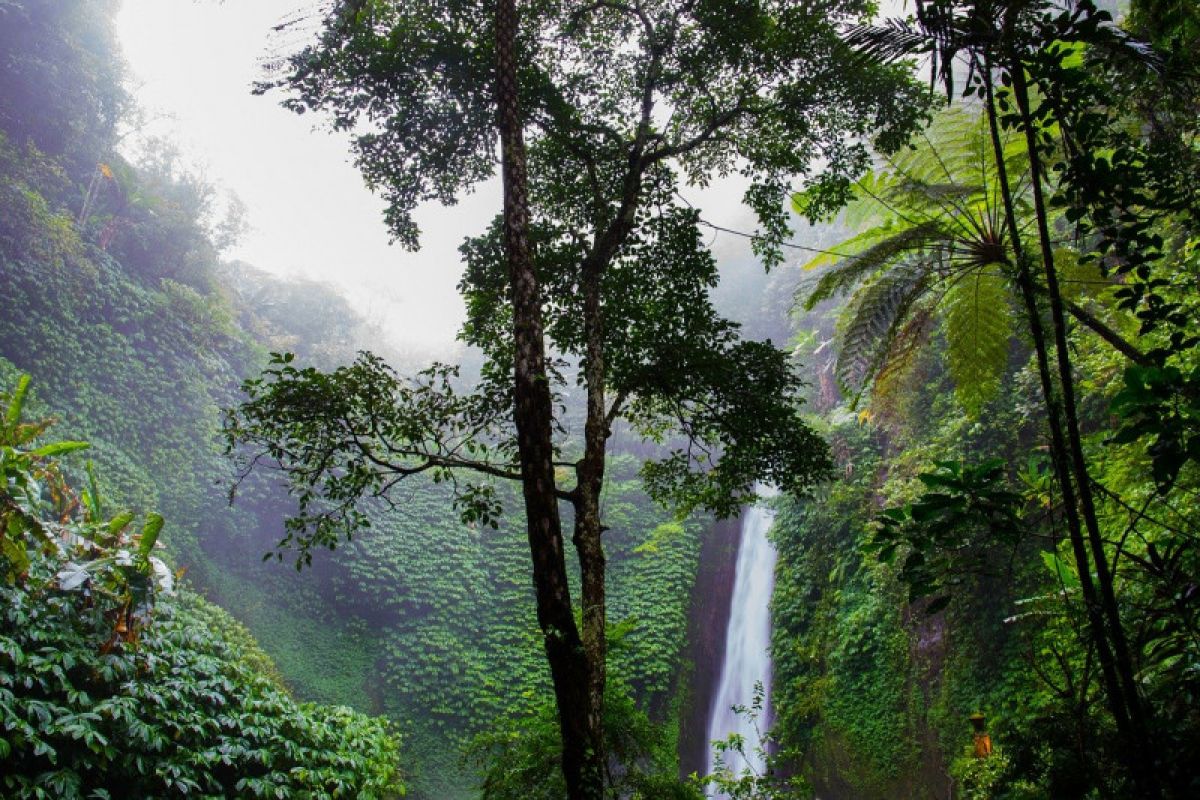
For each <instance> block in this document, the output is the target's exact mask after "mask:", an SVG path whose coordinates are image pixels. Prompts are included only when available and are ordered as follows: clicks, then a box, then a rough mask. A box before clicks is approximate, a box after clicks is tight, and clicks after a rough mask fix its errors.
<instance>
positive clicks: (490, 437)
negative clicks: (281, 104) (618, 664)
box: [227, 0, 923, 797]
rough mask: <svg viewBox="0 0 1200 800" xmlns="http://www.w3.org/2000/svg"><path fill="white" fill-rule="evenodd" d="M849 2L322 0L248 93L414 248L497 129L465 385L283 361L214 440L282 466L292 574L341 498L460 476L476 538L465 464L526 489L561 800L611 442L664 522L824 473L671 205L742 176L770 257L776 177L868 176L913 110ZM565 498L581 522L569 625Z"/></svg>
mask: <svg viewBox="0 0 1200 800" xmlns="http://www.w3.org/2000/svg"><path fill="white" fill-rule="evenodd" d="M867 6H868V4H866V3H861V2H859V1H858V0H843V1H842V2H836V3H834V4H832V5H830V4H822V5H821V7H820V8H819V9H817V8H815V7H814V8H810V7H808V6H806V5H803V4H796V3H792V2H784V1H783V0H774V1H772V0H739V2H737V3H733V4H730V3H728V2H716V0H687V1H686V2H679V1H678V0H675V1H668V0H636V1H635V2H592V3H587V2H536V3H529V4H527V5H523V6H522V7H521V13H519V14H518V13H517V12H518V9H517V8H516V7H515V5H514V4H512V0H501V2H500V3H499V4H498V5H495V6H493V5H492V4H491V3H480V2H477V1H472V0H429V1H427V2H420V3H389V2H365V0H357V1H354V2H351V1H347V2H337V3H335V4H334V5H333V8H332V9H331V11H330V12H329V14H328V16H327V17H326V20H325V25H324V28H323V30H322V33H321V38H320V40H319V42H317V43H316V44H314V45H312V46H311V47H308V48H306V49H305V50H303V51H302V52H300V53H298V54H296V55H294V56H292V57H291V58H290V59H288V60H287V62H286V64H285V66H284V71H283V73H282V75H281V77H279V78H277V79H276V80H274V81H273V82H269V83H268V84H265V85H264V86H263V87H262V88H263V89H264V90H265V89H267V88H270V87H272V86H276V87H283V88H285V89H287V90H288V91H289V92H290V93H291V96H290V98H289V99H288V100H287V101H286V104H287V105H289V106H291V107H293V108H295V109H296V110H307V109H312V110H322V111H326V112H330V113H331V114H332V116H333V120H334V125H335V127H337V128H341V129H344V130H351V131H353V132H354V138H353V143H354V149H355V153H356V156H357V161H358V165H359V166H360V168H361V169H362V171H363V173H364V175H365V176H366V178H367V180H368V182H369V183H370V184H371V185H372V186H373V187H375V188H376V189H378V190H379V191H381V192H382V193H383V194H384V196H385V197H386V198H387V200H388V209H387V214H386V218H387V221H388V223H389V225H390V227H391V230H392V233H393V235H394V236H395V237H396V239H397V240H399V241H400V242H401V243H402V244H404V245H406V246H410V247H415V246H416V244H417V241H418V230H417V227H416V225H415V223H414V222H413V219H412V211H413V209H414V208H415V207H416V205H417V204H418V203H419V202H421V201H425V200H439V201H442V202H445V203H451V202H453V201H454V198H455V196H456V194H457V193H458V192H460V191H463V190H465V189H468V188H470V187H472V186H474V185H476V184H478V183H479V182H480V181H482V180H484V179H486V178H487V177H489V176H490V175H492V173H493V170H494V166H495V146H496V138H497V133H499V139H500V152H501V162H502V166H503V176H504V195H505V209H504V211H505V213H504V215H503V216H502V218H501V219H499V220H497V222H496V223H495V224H493V225H492V226H491V228H490V229H489V230H488V231H487V232H486V233H484V234H483V235H481V236H479V237H475V238H473V239H471V240H469V241H468V242H467V243H466V244H464V246H463V253H464V256H465V259H466V263H467V273H466V276H465V278H464V280H463V283H462V286H461V288H462V291H463V293H464V295H465V296H466V298H467V303H468V320H467V323H466V326H465V328H464V331H463V334H462V338H463V339H464V340H465V341H467V342H468V343H470V344H472V345H475V346H478V347H480V348H481V349H482V350H483V352H484V354H485V356H486V365H485V367H484V370H483V378H482V380H481V382H480V384H479V386H478V387H477V388H476V389H475V390H474V391H473V392H471V393H467V394H463V393H462V392H460V391H458V390H456V388H455V385H454V376H455V374H456V373H455V371H454V370H453V369H452V368H449V367H446V366H444V365H435V366H434V367H432V368H431V369H430V370H427V371H426V372H424V373H422V375H421V376H419V377H418V379H417V381H416V382H415V383H413V382H407V381H404V380H401V379H400V378H399V377H398V376H396V375H395V374H394V373H392V372H391V371H390V370H388V369H387V368H386V367H385V366H384V365H383V364H382V363H380V362H379V361H378V360H377V359H374V358H371V357H364V358H362V359H360V361H359V362H358V363H356V364H355V365H353V366H352V367H348V368H346V369H343V370H338V371H336V372H334V373H331V374H321V373H317V372H315V371H313V370H301V369H297V368H295V367H294V366H293V365H292V364H291V363H290V362H289V361H288V360H286V359H284V358H280V359H279V360H278V362H277V363H276V364H275V365H274V367H273V369H272V370H270V371H268V373H267V374H266V376H264V378H261V379H256V380H252V381H249V382H248V383H247V390H248V392H249V394H250V399H249V401H248V402H247V403H245V404H244V405H243V406H242V407H241V408H240V409H238V410H236V411H234V412H233V413H231V414H230V415H229V417H228V425H227V430H228V435H229V440H230V443H231V446H237V445H239V444H247V445H251V446H252V449H251V451H250V457H251V460H252V461H253V460H254V459H255V458H256V457H258V456H259V455H263V456H265V457H266V458H267V460H268V461H270V462H272V463H273V464H274V465H275V466H277V467H279V468H281V469H283V470H284V471H285V472H287V474H288V476H289V478H290V480H291V481H292V485H293V488H294V490H295V491H296V492H297V494H298V496H299V500H300V513H299V515H298V516H297V517H296V518H295V519H293V520H291V521H290V522H289V537H288V539H287V540H285V542H284V544H296V545H298V546H299V548H300V550H301V558H303V559H308V558H309V557H310V552H311V549H312V547H313V546H315V545H318V544H322V545H333V544H335V543H336V541H337V539H338V536H339V535H341V533H343V532H345V531H347V530H348V529H352V528H353V527H354V526H356V525H360V524H363V523H364V522H365V521H366V520H365V517H364V516H363V514H362V513H361V512H360V511H359V510H358V509H357V507H356V504H357V503H358V501H359V500H360V499H361V498H363V497H364V496H369V495H381V494H386V492H387V491H388V489H389V488H391V486H393V485H394V484H395V482H396V481H398V480H402V479H404V478H407V477H408V476H411V475H414V474H418V473H422V472H432V473H434V474H435V475H436V476H437V477H438V478H439V479H440V478H445V479H447V480H451V481H454V482H455V485H456V486H457V487H458V500H459V505H460V508H461V510H462V513H463V515H464V516H465V517H466V518H467V519H470V520H481V521H485V522H487V521H493V520H494V516H495V514H497V513H498V512H499V509H498V508H497V502H496V494H495V491H494V488H493V486H492V485H490V484H488V483H486V482H481V481H477V480H474V481H473V480H471V479H470V478H469V475H470V473H472V472H474V473H476V474H481V475H484V476H490V477H492V478H497V477H498V478H509V479H514V480H520V481H521V483H522V486H523V489H524V496H525V506H526V515H527V524H528V532H529V538H530V547H531V555H532V558H533V566H534V583H535V585H536V587H537V590H538V611H539V623H540V625H541V627H542V631H543V634H544V636H545V643H546V648H547V655H548V660H549V662H550V667H551V673H552V676H553V680H554V685H555V691H556V697H557V700H558V703H559V717H560V728H561V732H562V735H563V768H564V773H565V776H566V779H567V784H568V787H569V791H570V794H571V796H572V797H597V796H599V794H600V793H601V792H602V789H603V775H604V763H605V754H604V752H603V747H602V742H603V740H602V738H601V736H600V731H599V725H600V720H601V718H602V710H603V700H604V688H605V675H606V669H605V661H606V653H605V627H606V619H605V577H604V576H605V558H604V548H603V532H604V524H603V520H602V518H601V513H600V496H601V490H602V487H603V485H604V471H605V451H606V447H607V441H608V439H609V437H610V436H611V433H612V430H613V427H614V425H616V424H617V423H618V421H619V420H625V422H626V423H627V424H629V425H630V426H631V427H632V428H633V429H634V430H635V431H637V432H639V433H640V434H641V435H643V436H645V437H646V438H649V439H651V440H654V441H656V442H658V443H659V444H660V445H662V447H663V450H664V451H665V455H664V456H663V457H662V458H660V459H658V460H656V461H652V462H649V463H647V464H646V466H645V468H644V470H643V475H644V478H645V480H646V483H647V486H648V488H649V490H650V492H651V494H652V495H653V496H654V497H655V498H657V499H659V500H661V501H663V502H666V503H669V504H671V505H673V506H674V507H675V508H677V509H678V510H679V511H680V512H681V513H686V512H689V511H691V510H693V509H696V508H704V509H707V510H710V511H712V512H714V513H716V514H718V515H728V514H732V513H735V512H736V510H737V509H738V508H739V507H740V506H741V505H742V504H743V503H745V502H746V501H748V500H749V499H750V498H751V497H752V496H753V486H754V483H755V482H756V481H758V480H766V481H770V482H773V483H776V484H777V485H779V486H780V487H781V488H784V489H786V490H791V491H801V490H803V489H804V488H805V487H806V486H808V485H809V484H810V483H811V482H812V481H813V480H815V479H816V478H818V477H819V476H821V475H822V474H823V473H824V472H825V470H826V469H827V466H828V460H827V455H826V451H825V447H824V445H823V443H822V442H821V441H820V440H819V439H818V438H817V437H816V436H815V435H814V434H813V433H812V432H811V431H810V430H809V429H808V428H807V427H806V426H805V425H804V423H803V422H802V421H801V420H800V418H799V416H798V399H797V390H798V388H799V387H798V380H797V378H796V375H795V374H794V373H793V371H792V369H791V367H790V365H789V364H788V362H787V360H786V358H785V357H784V355H783V354H782V353H781V352H780V351H778V350H776V349H775V348H774V347H773V346H772V345H771V344H770V343H763V342H753V341H743V340H742V339H741V338H740V337H739V334H738V328H737V326H736V325H735V324H733V323H731V322H729V321H727V320H725V319H722V318H721V317H720V316H719V315H717V314H716V312H715V311H714V309H713V307H712V305H711V303H710V301H709V297H708V292H709V290H710V289H711V288H712V287H713V286H714V285H715V284H716V281H717V272H716V265H715V262H714V260H713V258H712V256H711V254H710V253H709V252H708V251H707V249H706V247H705V246H704V244H703V239H702V237H701V235H700V229H699V216H698V212H697V211H696V210H694V209H692V208H691V207H690V206H688V205H687V204H686V203H685V202H683V201H682V200H681V198H680V197H679V195H678V190H679V187H680V185H681V184H682V183H684V182H691V183H699V184H703V183H706V182H707V181H709V180H710V179H711V178H712V177H713V176H717V175H720V176H726V175H729V174H731V173H733V172H737V173H740V174H741V175H742V176H744V179H745V181H746V182H747V183H748V184H749V188H748V189H747V191H746V195H745V199H746V202H747V203H748V204H749V205H750V206H751V207H752V208H753V209H754V210H755V211H756V212H757V214H758V217H759V220H760V223H761V227H760V230H759V235H758V237H757V238H756V241H755V246H756V249H757V251H758V252H759V253H760V255H761V256H762V257H763V259H764V261H765V263H766V264H767V265H768V266H770V265H773V264H775V263H777V262H778V261H779V260H780V258H781V253H780V243H781V242H782V241H783V240H784V238H785V237H786V236H787V235H788V234H789V232H790V231H789V225H788V218H787V212H786V209H785V199H786V195H787V192H788V190H789V187H790V182H791V181H792V180H794V179H796V178H797V177H798V176H800V175H802V174H804V173H805V172H806V171H807V170H808V169H809V167H810V165H811V164H812V163H814V162H815V161H816V160H818V159H821V160H823V161H824V162H825V163H826V165H827V167H826V172H825V180H824V182H823V184H822V185H823V186H824V187H825V191H826V193H827V195H828V196H829V197H837V196H838V195H839V194H841V193H844V191H845V187H846V184H847V183H848V179H849V176H851V175H854V174H855V173H856V172H857V171H859V169H861V167H862V166H863V165H864V164H865V163H866V157H867V151H866V147H865V143H864V139H865V137H866V136H867V135H869V134H871V133H872V132H876V133H879V134H880V138H879V139H878V142H879V145H880V146H881V147H883V148H885V149H889V148H893V147H895V146H897V145H898V144H899V143H900V142H901V141H902V140H903V138H904V133H905V131H907V129H909V128H910V127H911V126H912V125H913V124H914V123H915V121H916V119H917V118H918V116H919V115H920V113H921V109H922V107H923V104H922V102H921V98H922V96H923V94H922V93H921V92H920V91H919V90H918V89H916V88H914V87H912V85H911V84H910V82H909V80H908V78H907V76H906V73H905V70H903V69H899V68H883V67H879V66H876V65H872V64H867V63H864V62H862V61H861V60H856V59H852V58H850V57H849V56H850V52H849V51H848V50H847V48H846V47H845V46H844V45H843V43H842V41H841V39H840V37H839V35H838V25H839V24H842V23H845V22H847V21H850V20H855V19H859V18H860V17H861V16H862V15H863V14H865V13H866V10H867ZM493 12H494V13H493ZM510 37H511V38H510ZM525 140H528V144H527V145H526V141H525ZM526 172H527V177H526V175H525V174H524V173H526ZM526 202H527V203H528V208H527V210H526V206H525V204H526ZM539 316H540V319H539ZM546 337H549V345H550V349H551V350H552V351H553V352H554V353H556V354H557V355H558V357H559V358H560V359H562V360H561V361H559V360H555V361H549V360H548V359H547V357H546V344H545V341H544V340H545V338H546ZM572 373H574V374H575V377H576V381H577V383H579V384H580V385H582V387H583V389H584V392H585V395H586V399H585V402H584V406H585V408H584V416H585V422H584V425H583V435H582V440H581V441H579V442H577V443H572V442H570V441H569V439H568V438H567V437H566V434H567V432H568V431H567V429H566V425H567V420H566V419H565V417H564V414H565V413H566V412H565V410H563V409H560V410H558V411H556V410H555V400H556V399H557V400H559V401H562V400H563V396H562V393H563V392H564V391H565V387H566V383H567V381H568V380H569V376H570V374H572ZM510 422H511V424H514V425H515V436H514V431H513V430H512V429H511V428H510V427H509V426H510ZM555 426H557V430H558V431H559V435H558V436H554V435H553V433H554V431H555V429H556V428H555ZM556 468H562V469H563V470H567V471H569V472H567V473H566V474H567V475H569V474H570V473H573V478H574V480H573V481H571V480H570V478H569V477H567V478H566V479H565V480H564V475H563V474H560V473H558V472H556ZM571 483H573V485H570V484H571ZM560 484H566V486H562V485H560ZM567 487H569V488H567ZM559 501H565V502H567V503H569V504H570V506H571V509H572V511H573V516H574V521H573V528H574V529H573V535H572V543H573V544H574V547H575V550H576V556H577V559H578V562H579V565H580V572H581V577H582V585H581V603H580V606H581V611H582V629H579V628H577V626H576V625H575V622H574V618H573V613H572V612H573V605H572V601H571V597H570V592H569V590H568V587H567V584H566V570H565V562H564V555H563V545H564V537H563V534H562V530H561V522H560V520H559V515H558V506H557V503H558V502H559Z"/></svg>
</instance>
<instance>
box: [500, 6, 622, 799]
mask: <svg viewBox="0 0 1200 800" xmlns="http://www.w3.org/2000/svg"><path fill="white" fill-rule="evenodd" d="M516 32H517V10H516V3H515V0H498V2H497V4H496V106H497V123H498V126H499V129H500V153H501V162H502V172H503V181H504V246H505V253H506V256H507V259H508V270H509V279H510V282H511V284H512V302H513V336H514V345H515V347H514V351H515V352H514V373H515V386H514V402H513V421H514V422H515V424H516V429H517V448H518V453H519V456H520V461H521V485H522V489H523V493H524V497H525V516H526V521H527V529H528V535H529V551H530V555H531V557H532V559H533V582H534V587H535V590H536V594H537V618H538V625H539V626H540V627H541V630H542V635H543V638H544V644H545V647H546V658H547V660H548V661H549V663H550V673H551V678H552V680H553V683H554V695H555V701H556V702H557V705H558V720H559V729H560V731H561V734H562V745H563V752H562V769H563V775H564V777H565V779H566V784H567V794H568V796H569V797H570V798H571V800H600V798H601V797H602V795H603V788H604V782H603V761H602V754H601V751H599V750H598V749H597V748H596V742H597V741H598V740H599V738H600V735H601V732H600V731H598V730H597V729H596V726H595V719H594V717H593V715H592V713H591V702H590V697H589V691H588V689H589V686H590V680H591V670H590V669H589V665H588V656H587V653H586V652H585V651H584V648H583V642H582V640H581V639H580V635H579V629H578V627H577V626H576V625H575V617H574V614H573V610H572V606H571V594H570V587H569V585H568V583H567V569H566V560H565V556H564V552H563V536H562V521H561V519H560V517H559V512H558V496H557V494H556V491H555V481H554V463H553V462H554V447H553V439H552V422H553V404H552V401H551V397H550V385H549V380H548V378H547V375H546V355H545V343H544V337H543V332H542V320H541V295H540V292H539V289H538V283H537V275H536V273H535V271H534V267H533V255H532V252H531V250H530V245H529V199H528V174H527V166H526V155H525V140H524V133H523V130H522V125H521V114H520V108H519V105H518V94H517V70H516V53H515V49H516Z"/></svg>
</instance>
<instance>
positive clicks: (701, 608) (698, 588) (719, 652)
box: [679, 519, 741, 775]
mask: <svg viewBox="0 0 1200 800" xmlns="http://www.w3.org/2000/svg"><path fill="white" fill-rule="evenodd" d="M740 540H741V524H740V522H739V521H738V520H736V519H734V520H724V521H721V522H717V523H714V524H713V526H712V528H711V529H710V530H709V531H708V533H707V534H705V536H704V541H703V543H702V544H701V547H700V568H699V570H697V573H696V583H695V586H694V587H693V589H692V599H691V617H690V619H689V621H688V646H687V651H686V656H687V663H688V664H690V665H691V672H690V674H689V675H687V676H686V681H687V683H686V687H687V689H686V691H685V692H684V693H683V703H682V705H681V708H680V710H679V717H680V719H679V766H680V769H681V771H682V772H683V774H684V775H687V774H689V773H691V772H698V773H701V774H703V773H704V770H705V768H706V766H707V764H708V741H707V736H708V733H707V732H708V719H709V714H710V712H711V709H710V708H709V704H710V701H711V699H712V696H713V693H714V691H715V690H716V686H717V682H718V681H719V680H720V679H721V660H722V658H723V656H724V651H725V629H726V628H727V627H728V625H729V607H730V602H731V599H732V595H733V579H734V573H735V570H736V567H737V556H738V547H739V544H740Z"/></svg>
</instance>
